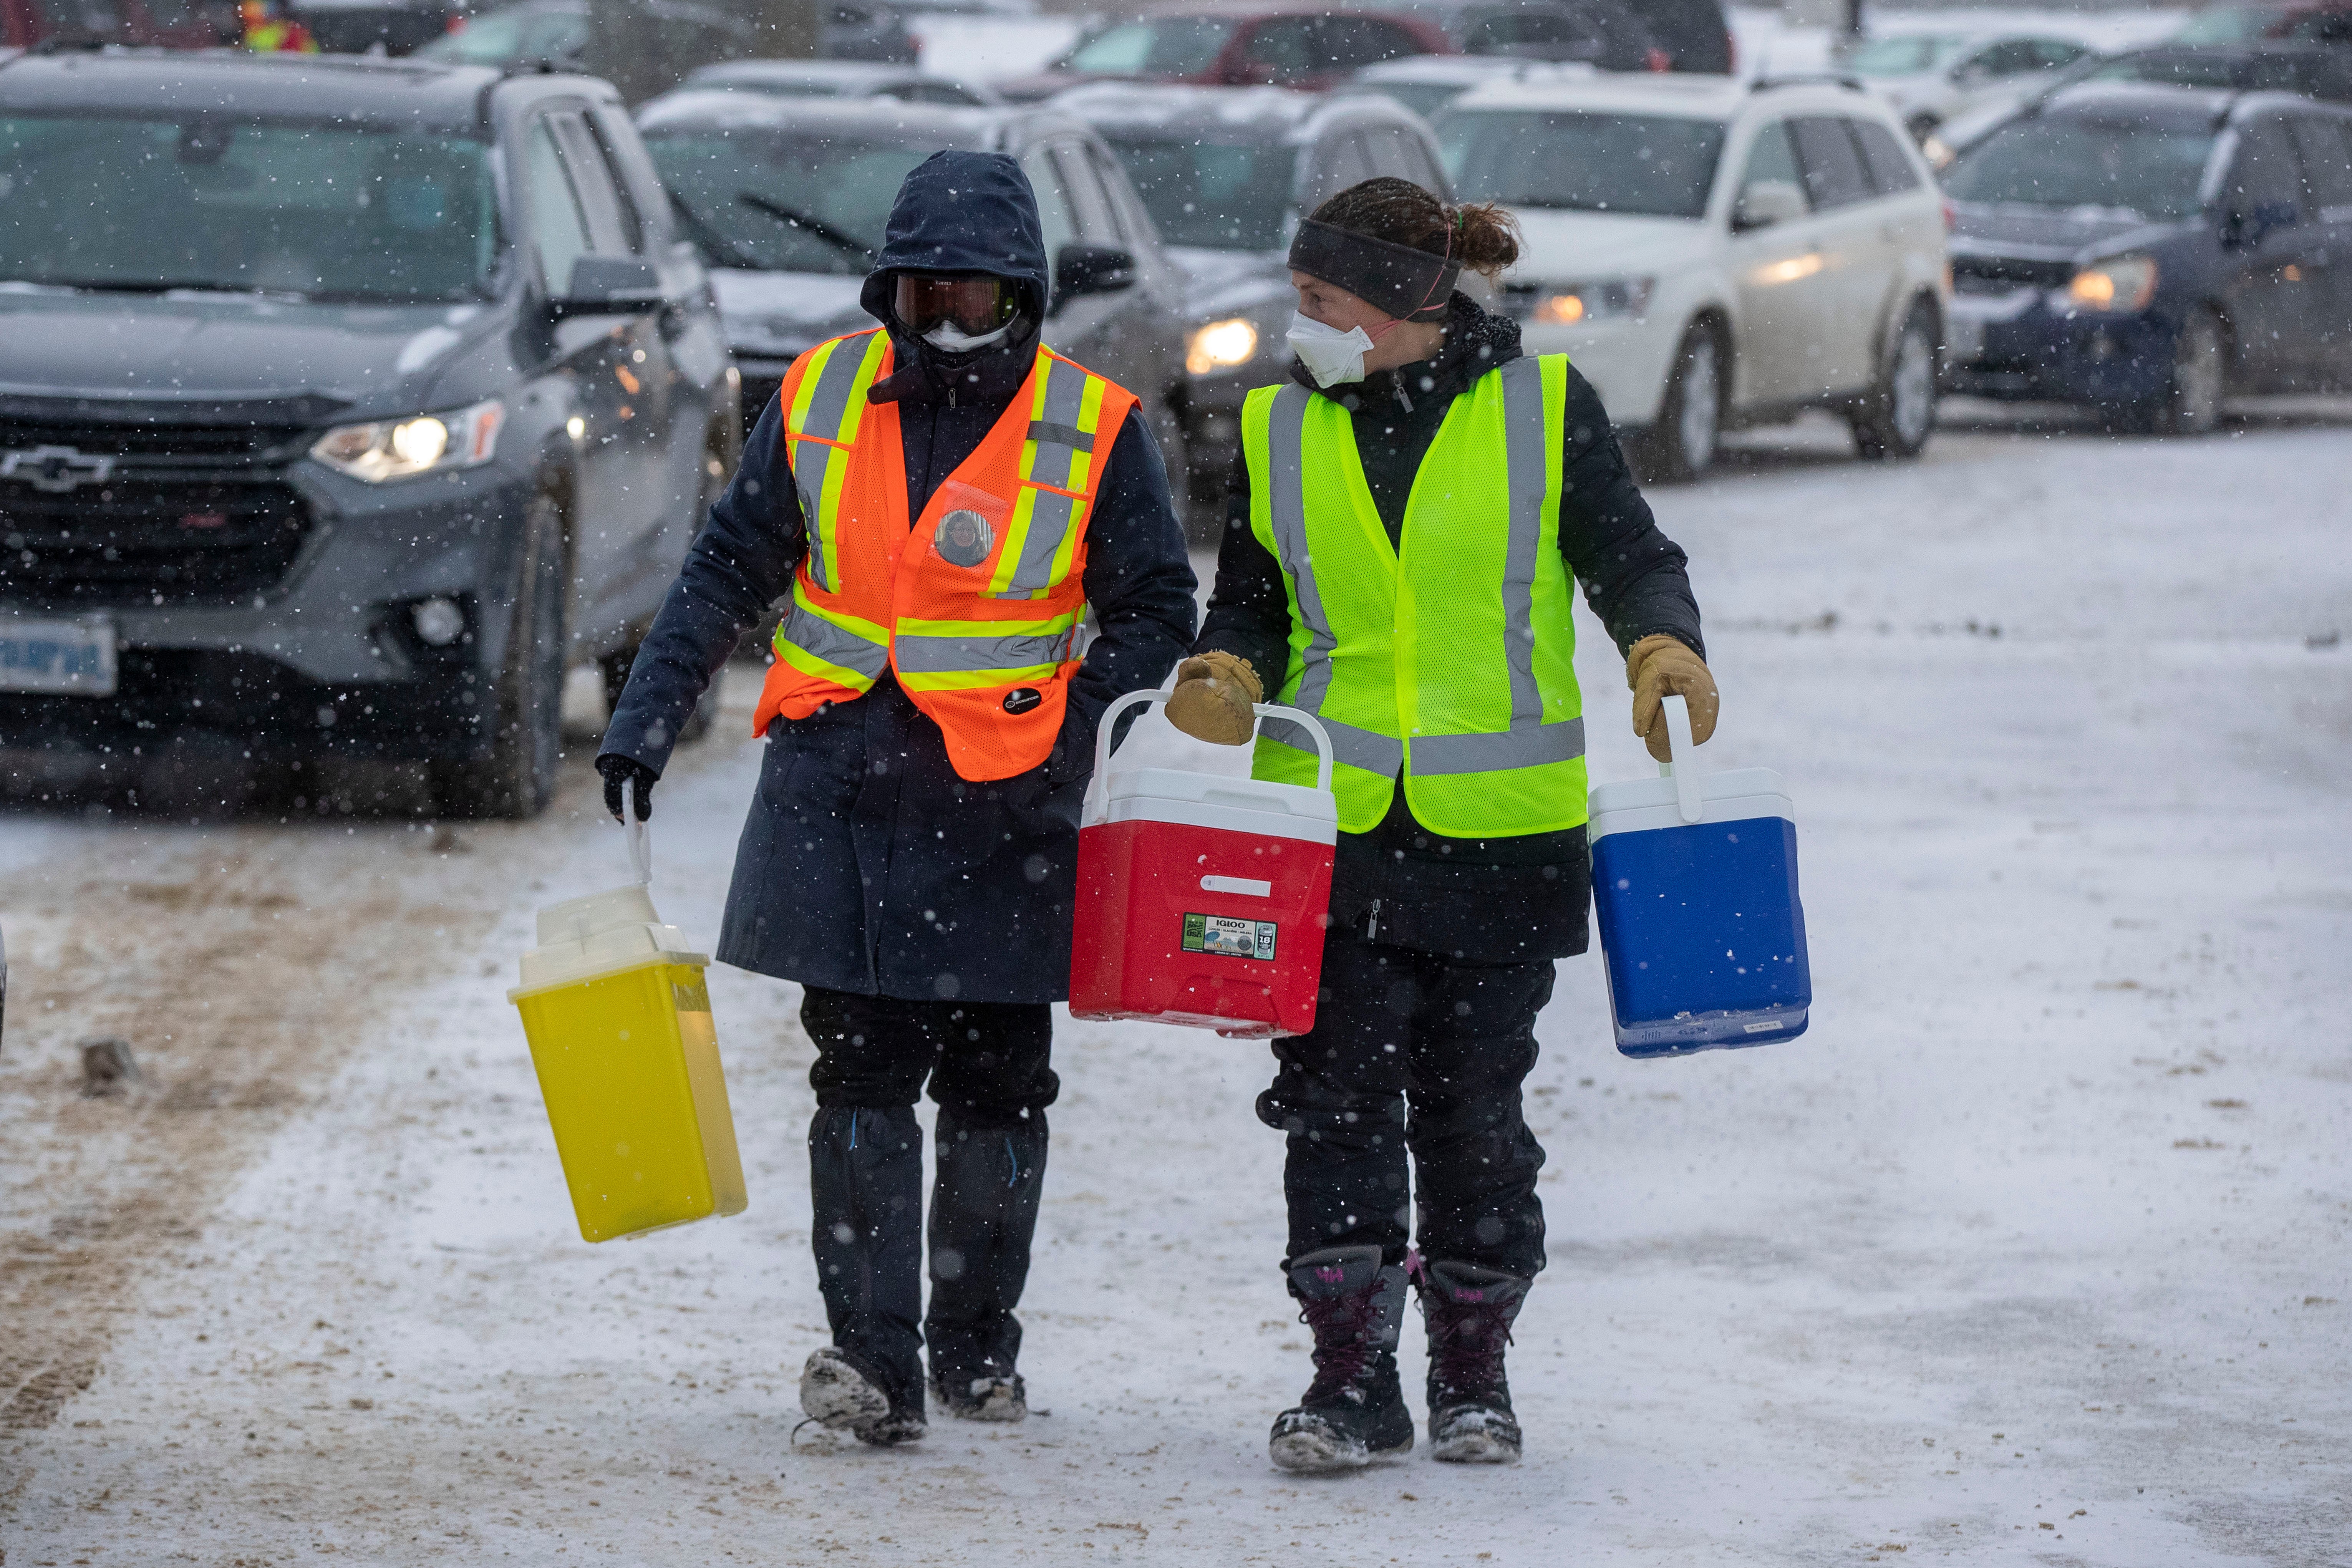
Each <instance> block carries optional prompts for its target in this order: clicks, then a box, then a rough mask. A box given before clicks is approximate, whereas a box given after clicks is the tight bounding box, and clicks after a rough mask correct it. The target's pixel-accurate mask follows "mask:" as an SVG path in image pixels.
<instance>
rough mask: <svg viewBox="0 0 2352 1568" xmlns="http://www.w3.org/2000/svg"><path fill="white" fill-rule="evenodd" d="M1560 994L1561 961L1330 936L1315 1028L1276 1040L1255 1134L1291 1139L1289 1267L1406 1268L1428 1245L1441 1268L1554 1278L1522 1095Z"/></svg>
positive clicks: (1539, 1163)
mask: <svg viewBox="0 0 2352 1568" xmlns="http://www.w3.org/2000/svg"><path fill="white" fill-rule="evenodd" d="M1551 987H1552V966H1551V963H1550V961H1549V959H1547V960H1543V961H1541V962H1538V963H1486V964H1480V963H1464V962H1462V961H1460V960H1457V959H1452V958H1447V957H1444V956H1441V955H1439V954H1437V953H1432V952H1416V951H1414V950H1412V949H1409V948H1402V947H1385V946H1381V945H1379V944H1376V943H1373V942H1366V941H1365V940H1364V938H1363V936H1362V935H1361V934H1360V932H1358V931H1349V930H1348V929H1346V928H1344V927H1337V926H1335V927H1334V928H1332V930H1331V931H1330V933H1329V934H1328V936H1327V937H1326V938H1325V939H1324V943H1323V978H1322V983H1321V985H1320V987H1319V991H1318V999H1317V1002H1316V1011H1315V1027H1314V1028H1313V1029H1312V1030H1310V1031H1309V1032H1307V1034H1304V1035H1294V1036H1291V1037H1287V1038H1285V1039H1278V1040H1276V1041H1275V1042H1274V1054H1275V1059H1276V1061H1277V1062H1278V1063H1279V1064H1280V1066H1279V1068H1278V1069H1277V1070H1276V1074H1275V1079H1274V1086H1273V1087H1272V1088H1270V1089H1267V1090H1266V1091H1265V1093H1264V1094H1261V1095H1260V1096H1258V1100H1257V1114H1258V1120H1260V1121H1264V1122H1265V1124H1266V1125H1267V1126H1269V1127H1274V1128H1278V1129H1280V1130H1281V1131H1284V1132H1286V1133H1288V1134H1289V1136H1290V1148H1289V1158H1288V1162H1287V1163H1286V1167H1285V1169H1284V1172H1283V1194H1284V1196H1285V1197H1286V1200H1287V1201H1288V1205H1289V1210H1290V1256H1291V1257H1292V1258H1298V1257H1301V1256H1303V1255H1305V1254H1307V1253H1309V1252H1314V1251H1318V1250H1319V1249H1321V1248H1323V1247H1363V1246H1373V1247H1379V1248H1380V1249H1381V1257H1382V1258H1383V1260H1384V1261H1386V1262H1388V1263H1391V1264H1397V1263H1402V1262H1403V1261H1404V1260H1405V1250H1406V1245H1407V1242H1408V1240H1409V1239H1411V1238H1412V1237H1417V1238H1418V1240H1419V1242H1420V1246H1421V1250H1422V1252H1423V1254H1424V1255H1426V1256H1427V1257H1429V1258H1432V1259H1438V1260H1445V1261H1451V1262H1459V1263H1475V1264H1477V1265H1479V1266H1480V1267H1482V1268H1500V1269H1503V1270H1505V1271H1506V1272H1508V1273H1512V1274H1517V1275H1519V1276H1520V1277H1522V1278H1525V1279H1532V1278H1533V1277H1534V1276H1535V1274H1536V1272H1537V1271H1538V1269H1540V1268H1543V1266H1544V1251H1543V1240H1544V1221H1543V1205H1542V1203H1541V1201H1540V1200H1538V1198H1537V1196H1536V1173H1538V1171H1540V1170H1541V1169H1542V1168H1543V1160H1544V1152H1543V1148H1542V1146H1541V1145H1540V1144H1538V1143H1537V1142H1536V1138H1535V1134H1534V1133H1533V1132H1531V1131H1528V1124H1527V1122H1526V1121H1525V1120H1524V1119H1523V1118H1522V1116H1521V1114H1520V1103H1519V1084H1520V1082H1521V1080H1523V1079H1525V1078H1526V1077H1527V1076H1528V1072H1529V1071H1530V1070H1531V1069H1532V1068H1534V1067H1535V1064H1536V1037H1535V1022H1536V1015H1537V1014H1538V1013H1539V1012H1541V1011H1542V1010H1543V1006H1544V1004H1545V1003H1547V1002H1549V1001H1550V1000H1551ZM1408 1108H1410V1111H1409V1114H1408ZM1408 1150H1409V1151H1410V1152H1411V1154H1412V1162H1411V1163H1412V1166H1413V1171H1412V1177H1413V1180H1412V1183H1411V1186H1410V1189H1409V1188H1408V1185H1407V1175H1408V1173H1407V1169H1406V1164H1407V1161H1406V1154H1407V1152H1408ZM1409 1190H1410V1193H1411V1197H1410V1199H1409V1198H1408V1191H1409ZM1416 1212H1417V1218H1416V1217H1415V1216H1416ZM1409 1224H1410V1230H1409V1229H1408V1226H1409ZM1285 1267H1287V1262H1286V1264H1285Z"/></svg>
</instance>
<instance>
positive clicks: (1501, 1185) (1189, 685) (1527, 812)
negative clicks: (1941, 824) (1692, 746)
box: [1168, 179, 1717, 1471]
mask: <svg viewBox="0 0 2352 1568" xmlns="http://www.w3.org/2000/svg"><path fill="white" fill-rule="evenodd" d="M1517 254H1518V250H1517V239H1516V236H1515V234H1514V231H1513V226H1512V224H1511V221H1510V219H1509V218H1508V216H1507V215H1505V214H1503V213H1501V212H1500V211H1498V210H1497V209H1496V208H1494V207H1491V206H1460V207H1456V206H1448V205H1444V204H1443V203H1441V202H1440V201H1439V200H1438V199H1437V198H1436V197H1435V196H1433V195H1430V194H1429V193H1428V192H1427V191H1424V190H1423V189H1422V188H1421V187H1419V186H1418V185H1415V184H1411V183H1410V182H1408V181H1404V180H1399V179H1376V180H1369V181H1366V182H1364V183H1363V184H1358V185H1355V186H1352V187H1350V188H1349V189H1348V190H1345V191H1342V192H1340V193H1339V195H1336V196H1333V197H1332V198H1331V199H1330V200H1328V201H1327V202H1325V203H1324V204H1323V205H1321V206H1319V207H1318V208H1317V209H1316V211H1315V214H1314V216H1313V217H1312V218H1311V219H1310V220H1309V221H1307V222H1306V223H1303V224H1301V225H1300V226H1299V229H1298V232H1297V237H1296V238H1295V239H1294V240H1293V242H1292V245H1291V247H1290V267H1291V274H1290V277H1291V282H1292V283H1293V284H1294V285H1296V286H1297V290H1298V310H1297V315H1296V316H1295V317H1294V318H1293V321H1292V325H1291V330H1290V342H1291V345H1292V347H1293V349H1294V350H1295V351H1296V353H1297V363H1296V364H1295V366H1294V368H1293V377H1294V379H1293V381H1292V383H1291V384H1286V385H1281V386H1268V387H1261V388H1259V389H1258V390H1256V391H1255V392H1253V393H1251V394H1250V395H1249V397H1248V399H1247V400H1246V402H1245V403H1244V412H1243V416H1242V453H1241V456H1240V458H1239V459H1238V460H1237V461H1236V463H1235V464H1234V473H1233V479H1232V489H1231V500H1230V502H1229V505H1228V510H1227V513H1226V521H1225V531H1224V540H1223V546H1222V548H1221V550H1220V552H1219V555H1218V560H1217V578H1216V589H1215V593H1214V595H1213V597H1212V598H1211V600H1210V604H1209V614H1208V617H1207V620H1206V621H1205V623H1204V624H1203V626H1202V633H1201V637H1200V638H1199V639H1198V641H1197V642H1196V643H1195V645H1194V647H1193V653H1192V658H1189V659H1187V660H1186V661H1185V662H1184V663H1183V664H1182V665H1181V666H1180V667H1179V668H1178V670H1177V679H1178V685H1177V687H1176V689H1175V691H1174V693H1173V695H1172V697H1171V701H1170V703H1169V708H1168V716H1169V718H1170V720H1171V721H1173V722H1174V723H1176V724H1177V725H1178V727H1179V728H1181V729H1183V730H1185V731H1189V732H1190V733H1192V734H1193V735H1196V736H1198V737H1200V738H1202V739H1204V740H1212V741H1220V742H1228V743H1235V744H1237V743H1240V742H1245V741H1248V740H1249V739H1250V736H1251V714H1250V706H1249V705H1250V704H1251V703H1252V702H1255V701H1258V700H1273V701H1279V702H1283V703H1286V704H1288V705H1290V706H1292V707H1296V708H1300V709H1304V710H1307V711H1308V712H1310V713H1313V714H1315V715H1316V716H1317V717H1318V720H1319V721H1321V723H1322V725H1323V727H1324V729H1325V730H1326V731H1328V732H1329V735H1330V737H1331V741H1332V744H1333V748H1334V750H1335V752H1336V753H1337V760H1338V765H1337V767H1336V768H1335V770H1334V778H1333V787H1334V789H1335V790H1336V791H1337V793H1338V796H1339V827H1340V836H1339V855H1338V862H1337V865H1336V867H1335V868H1334V875H1333V881H1332V889H1331V908H1330V912H1331V924H1330V928H1329V930H1328V933H1327V935H1326V937H1325V940H1324V949H1323V975H1322V984H1321V994H1320V998H1319V1001H1318V1007H1317V1013H1316V1019H1315V1027H1314V1029H1313V1030H1312V1031H1310V1032H1309V1033H1307V1034H1305V1035H1301V1036H1297V1037H1291V1038H1287V1039H1281V1040H1277V1041H1276V1042H1275V1047H1274V1050H1275V1058H1276V1064H1277V1070H1276V1076H1275V1080H1274V1084H1273V1087H1271V1088H1270V1089H1267V1090H1266V1091H1265V1093H1264V1094H1263V1095H1261V1096H1260V1097H1259V1099H1258V1103H1257V1111H1258V1116H1259V1118H1260V1119H1261V1120H1263V1121H1265V1122H1266V1123H1267V1124H1268V1125H1269V1126H1272V1127H1276V1128H1279V1129H1281V1130H1282V1131H1284V1132H1286V1133H1287V1134H1288V1137H1289V1146H1288V1157H1287V1168H1286V1173H1285V1176H1284V1183H1283V1185H1284V1192H1285V1195H1286V1199H1287V1202H1288V1206H1289V1215H1290V1239H1289V1247H1288V1256H1287V1257H1286V1258H1285V1259H1284V1262H1283V1267H1284V1270H1285V1272H1286V1276H1287V1279H1288V1281H1289V1286H1290V1290H1291V1294H1292V1295H1293V1296H1294V1297H1295V1298H1297V1300H1298V1302H1299V1305H1300V1310H1301V1315H1302V1316H1303V1317H1304V1318H1305V1320H1306V1321H1307V1323H1308V1324H1309V1326H1310V1327H1311V1328H1312V1329H1313V1331H1314V1336H1315V1351H1314V1361H1315V1369H1316V1370H1315V1376H1314V1381H1313V1383H1312V1384H1311V1385H1310V1386H1309V1387H1308V1389H1307V1394H1306V1397H1305V1398H1304V1399H1303V1400H1301V1402H1300V1403H1299V1405H1297V1407H1295V1408H1293V1409H1290V1410H1287V1411H1285V1412H1283V1413H1282V1415H1281V1416H1280V1417H1279V1418H1278V1419H1277V1420H1276V1422H1275V1424H1274V1430H1273V1434H1272V1436H1271V1439H1270V1446H1271V1447H1270V1451H1271V1454H1272V1457H1273V1459H1274V1462H1275V1463H1276V1465H1278V1466H1281V1467H1282V1468H1286V1469H1292V1470H1303V1471H1321V1470H1339V1469H1349V1468H1356V1467H1359V1466H1362V1465H1364V1464H1366V1463H1369V1462H1370V1460H1371V1459H1373V1458H1377V1457H1379V1456H1381V1455H1383V1454H1393V1453H1398V1452H1402V1451H1403V1450H1405V1449H1408V1448H1410V1447H1412V1442H1413V1421H1412V1412H1411V1411H1410V1410H1409V1409H1408V1408H1407V1406H1406V1405H1405V1402H1404V1396H1403V1393H1402V1387H1401V1384H1400V1379H1399V1374H1398V1370H1397V1365H1396V1356H1395V1347H1396V1343H1397V1331H1398V1327H1399V1323H1400V1321H1401V1319H1402V1314H1403V1310H1404V1302H1405V1297H1406V1294H1407V1291H1408V1289H1412V1290H1415V1291H1417V1292H1418V1294H1419V1297H1420V1300H1421V1306H1422V1310H1423V1315H1424V1317H1425V1319H1426V1321H1427V1324H1428V1330H1429V1345H1430V1364H1429V1372H1428V1378H1427V1394H1428V1405H1429V1437H1430V1446H1431V1448H1432V1451H1433V1453H1434V1454H1435V1456H1436V1457H1437V1458H1440V1459H1449V1460H1457V1461H1507V1460H1511V1459H1516V1458H1517V1457H1518V1455H1519V1451H1520V1432H1519V1426H1518V1423H1517V1417H1516V1416H1515V1415H1514V1413H1513V1411H1512V1408H1511V1399H1510V1390H1509V1385H1508V1384H1507V1381H1506V1379H1505V1376H1504V1366H1503V1353H1504V1346H1505V1345H1506V1344H1507V1342H1508V1341H1509V1338H1510V1332H1511V1325H1512V1322H1513V1321H1514V1319H1515V1318H1516V1317H1517V1313H1518V1310H1519V1306H1520V1303H1521V1302H1522V1301H1523V1300H1525V1298H1526V1295H1527V1291H1528V1286H1529V1284H1530V1283H1532V1281H1533V1280H1534V1278H1535V1275H1536V1273H1537V1271H1538V1269H1540V1268H1542V1267H1543V1263H1544V1251H1543V1239H1544V1224H1543V1208H1542V1205H1541V1204H1540V1203H1538V1200H1537V1197H1536V1174H1537V1172H1538V1169H1539V1168H1540V1167H1541V1165H1542V1163H1543V1150H1542V1148H1541V1147H1540V1146H1538V1143H1537V1142H1536V1140H1535V1136H1534V1134H1533V1133H1532V1132H1530V1131H1528V1126H1527V1123H1526V1121H1524V1120H1523V1118H1522V1116H1521V1114H1520V1100H1519V1086H1520V1082H1521V1080H1522V1079H1525V1077H1526V1076H1527V1074H1528V1070H1529V1069H1530V1068H1532V1067H1533V1066H1534V1065H1535V1060H1536V1039H1535V1020H1536V1015H1537V1013H1538V1012H1539V1011H1540V1010H1541V1009H1542V1007H1543V1006H1544V1005H1545V1003H1546V1002H1548V1001H1549V1000H1550V997H1551V990H1552V961H1553V960H1555V959H1558V958H1563V957H1567V956H1569V955H1570V954H1573V953H1578V952H1583V951H1584V949H1585V945H1586V930H1585V916H1586V910H1587V908H1588V906H1589V904H1590V902H1591V883H1590V870H1589V868H1588V862H1587V856H1586V847H1585V826H1584V825H1585V794H1586V791H1585V772H1584V724H1585V712H1584V700H1583V697H1582V694H1581V693H1580V691H1579V690H1578V689H1577V681H1576V672H1575V669H1574V668H1573V665H1572V663H1571V655H1572V654H1573V652H1574V648H1575V629H1574V627H1573V626H1572V625H1571V624H1570V603H1571V601H1572V600H1573V599H1574V598H1575V596H1576V591H1577V590H1578V589H1579V588H1580V589H1581V590H1582V592H1583V595H1584V598H1585V601H1586V603H1587V604H1589V605H1591V608H1592V610H1593V611H1594V613H1595V614H1596V615H1598V616H1599V617H1600V618H1601V623H1602V624H1603V625H1604V626H1606V627H1607V628H1608V630H1609V633H1610V635H1611V636H1612V637H1613V638H1614V639H1615V641H1616V643H1617V646H1618V647H1619V648H1620V650H1621V651H1622V652H1623V653H1624V654H1625V656H1626V680H1627V683H1628V684H1629V685H1630V686H1631V687H1632V688H1633V728H1634V731H1635V732H1636V733H1638V734H1641V735H1643V736H1644V737H1646V738H1647V739H1648V741H1649V745H1650V750H1651V752H1653V754H1654V755H1660V756H1663V755H1664V743H1665V742H1664V733H1663V731H1664V722H1663V721H1662V719H1661V718H1660V716H1659V707H1660V703H1661V701H1662V700H1663V699H1664V697H1666V696H1667V695H1669V694H1674V693H1679V694H1681V695H1683V696H1685V697H1686V698H1688V699H1689V701H1690V707H1691V721H1692V728H1693V730H1694V731H1695V732H1696V735H1697V737H1698V738H1699V739H1700V740H1705V739H1706V737H1707V735H1708V734H1709V733H1710V732H1712V731H1713V730H1714V727H1715V721H1716V709H1717V699H1716V689H1715V683H1714V680H1713V679H1712V678H1711V677H1710V676H1709V675H1708V673H1707V669H1706V663H1705V662H1704V645H1703V644H1702V642H1701V640H1700V637H1699V617H1698V606H1697V605H1696V602H1695V601H1694V600H1693V598H1692V595H1691V591H1690V584H1689V581H1688V578H1687V576H1686V574H1685V558H1684V555H1683V552H1682V551H1681V550H1679V549H1677V548H1676V547H1675V544H1674V543H1673V542H1672V541H1670V540H1668V539H1667V538H1666V537H1665V536H1664V534H1662V533H1661V532H1659V531H1658V528H1657V525H1656V523H1655V522H1654V521H1653V520H1652V518H1651V516H1650V510H1649V507H1648V505H1647V504H1646V503H1645V502H1644V501H1643V500H1642V496H1641V493H1640V491H1639V490H1638V489H1636V488H1635V487H1634V483H1633V478H1632V476H1631V475H1630V474H1629V473H1628V471H1627V468H1626V466H1625V460H1624V458H1623V456H1622V453H1621V452H1620V450H1619V447H1618V444H1617V441H1616V439H1615V437H1613V436H1612V434H1611V433H1610V422H1609V416H1608V414H1607V413H1606V412H1605V411H1604V410H1603V409H1602V407H1601V400H1600V399H1599V398H1598V397H1597V396H1596V395H1594V394H1593V391H1592V388H1591V386H1590V385H1589V384H1587V383H1586V382H1585V380H1584V378H1583V377H1582V376H1580V375H1579V374H1577V372H1576V370H1575V368H1574V367H1573V366H1571V365H1570V363H1568V360H1567V358H1566V356H1564V355H1559V354H1545V355H1540V356H1535V357H1529V356H1528V355H1525V354H1523V353H1521V352H1520V349H1519V331H1518V325H1517V322H1516V321H1512V320H1511V319H1510V318H1508V317H1507V316H1503V315H1498V314H1495V313H1492V312H1490V311H1488V310H1484V309H1482V308H1481V307H1480V306H1479V305H1478V304H1477V303H1475V301H1474V300H1471V299H1470V298H1469V297H1468V296H1466V295H1465V294H1462V293H1460V292H1457V291H1456V290H1455V289H1454V281H1455V279H1456V278H1457V277H1458V275H1459V273H1460V271H1461V269H1462V268H1465V267H1467V268H1472V269H1473V270H1475V271H1477V272H1480V273H1483V274H1485V275H1486V276H1487V277H1489V278H1492V277H1493V276H1494V275H1495V274H1496V273H1497V272H1499V271H1500V270H1501V269H1502V268H1506V267H1507V266H1509V265H1510V264H1511V263H1512V262H1513V261H1514V260H1515V259H1516V258H1517ZM1266 691H1272V692H1273V693H1275V695H1274V696H1272V697H1271V698H1267V697H1265V696H1264V693H1265V692H1266ZM1255 743H1256V748H1257V749H1256V753H1255V761H1254V763H1253V772H1254V773H1255V774H1256V776H1258V777H1260V778H1268V779H1276V780H1281V781H1284V782H1288V783H1299V784H1312V783H1314V782H1315V773H1316V762H1315V752H1314V748H1313V745H1312V743H1311V742H1309V741H1308V740H1307V738H1306V737H1305V736H1304V735H1303V734H1301V733H1299V732H1298V731H1297V727H1296V726H1292V725H1288V724H1285V723H1280V722H1277V721H1273V720H1269V721H1267V722H1266V724H1265V728H1264V730H1263V731H1262V732H1260V734H1259V735H1258V737H1257V740H1256V742H1255ZM1408 1154H1410V1164H1411V1167H1412V1168H1411V1169H1410V1171H1409V1170H1408ZM1416 1240H1417V1242H1418V1249H1417V1250H1415V1249H1413V1247H1412V1246H1411V1245H1410V1244H1411V1243H1412V1242H1414V1241H1416Z"/></svg>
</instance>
